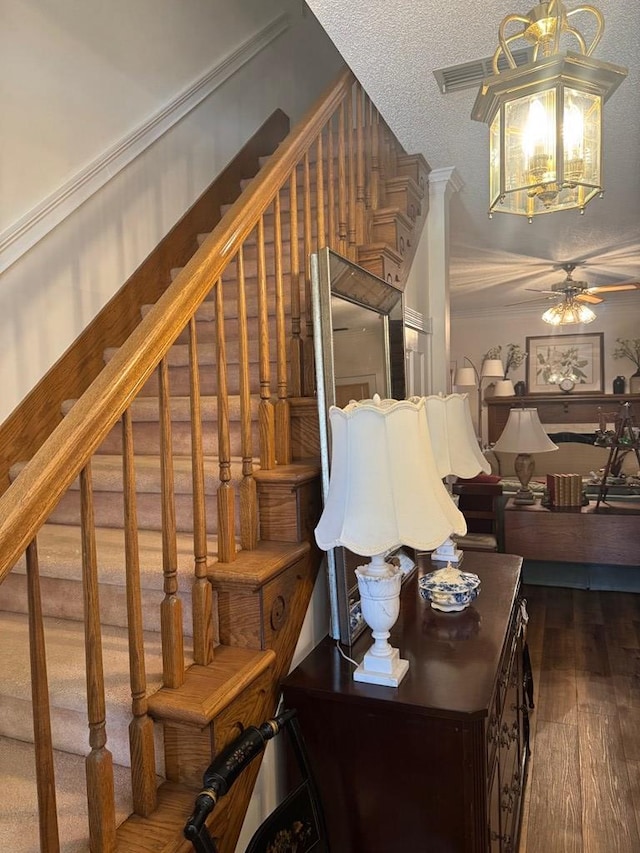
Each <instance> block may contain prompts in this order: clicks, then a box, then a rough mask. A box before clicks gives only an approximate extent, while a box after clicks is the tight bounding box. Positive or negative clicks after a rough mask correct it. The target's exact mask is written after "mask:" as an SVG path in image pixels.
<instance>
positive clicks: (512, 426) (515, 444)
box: [493, 408, 558, 504]
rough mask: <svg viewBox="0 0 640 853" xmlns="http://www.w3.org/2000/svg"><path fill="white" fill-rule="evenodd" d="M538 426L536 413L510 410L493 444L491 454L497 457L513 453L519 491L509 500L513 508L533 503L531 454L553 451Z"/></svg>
mask: <svg viewBox="0 0 640 853" xmlns="http://www.w3.org/2000/svg"><path fill="white" fill-rule="evenodd" d="M557 449H558V446H557V444H554V443H553V442H552V441H551V439H550V438H549V436H548V435H547V434H546V432H545V431H544V429H543V428H542V424H541V423H540V418H539V417H538V410H537V409H524V408H522V409H511V411H510V412H509V419H508V420H507V423H506V424H505V428H504V429H503V430H502V435H501V436H500V438H499V439H498V440H497V441H496V443H495V445H494V447H493V450H494V451H498V452H500V453H516V454H517V456H516V458H515V461H514V463H513V467H514V469H515V472H516V476H517V477H518V480H519V481H520V489H519V490H518V492H517V493H516V496H515V497H514V499H513V502H514V503H515V504H532V503H535V499H534V497H533V493H532V491H531V489H530V488H529V481H530V480H531V477H532V476H533V471H534V467H535V461H534V459H533V456H532V455H531V454H532V453H548V452H549V451H550V450H557Z"/></svg>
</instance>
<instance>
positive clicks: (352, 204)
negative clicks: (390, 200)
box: [346, 86, 358, 261]
mask: <svg viewBox="0 0 640 853" xmlns="http://www.w3.org/2000/svg"><path fill="white" fill-rule="evenodd" d="M354 88H356V90H357V87H355V86H354ZM353 124H354V123H353V97H349V98H347V127H346V131H347V182H348V187H349V196H348V198H349V200H348V202H347V209H348V223H349V227H348V231H349V247H348V250H347V257H348V258H350V259H351V260H352V261H355V260H357V257H358V241H357V230H358V229H357V214H356V207H357V205H356V157H355V153H356V152H355V148H356V146H355V143H354V139H353V133H354V127H353Z"/></svg>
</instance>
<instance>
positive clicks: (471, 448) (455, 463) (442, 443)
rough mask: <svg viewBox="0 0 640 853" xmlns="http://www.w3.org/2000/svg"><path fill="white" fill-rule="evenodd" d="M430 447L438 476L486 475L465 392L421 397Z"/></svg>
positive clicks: (485, 463) (489, 469) (486, 467)
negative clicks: (423, 402)
mask: <svg viewBox="0 0 640 853" xmlns="http://www.w3.org/2000/svg"><path fill="white" fill-rule="evenodd" d="M424 399H425V406H426V412H427V421H428V424H429V435H430V439H431V446H432V448H433V452H434V455H435V459H436V465H437V466H438V471H439V474H440V476H441V477H446V476H448V475H449V474H455V476H456V477H463V478H465V479H468V478H469V477H475V476H476V474H479V473H480V472H481V471H483V472H484V473H485V474H489V473H490V471H491V465H490V464H489V461H488V460H487V459H486V457H485V456H484V455H483V454H482V452H481V451H480V447H479V446H478V440H477V438H476V434H475V430H474V427H473V421H472V420H471V410H470V409H469V400H468V396H467V394H449V395H448V396H447V397H444V396H442V395H433V396H430V397H425V398H424Z"/></svg>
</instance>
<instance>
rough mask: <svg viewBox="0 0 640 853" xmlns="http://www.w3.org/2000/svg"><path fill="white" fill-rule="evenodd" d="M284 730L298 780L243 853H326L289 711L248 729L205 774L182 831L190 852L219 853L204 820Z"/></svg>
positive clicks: (318, 807) (322, 824) (306, 767)
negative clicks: (247, 768)
mask: <svg viewBox="0 0 640 853" xmlns="http://www.w3.org/2000/svg"><path fill="white" fill-rule="evenodd" d="M283 730H286V732H287V735H288V737H289V742H290V744H291V748H292V752H293V756H294V758H295V762H296V765H297V768H298V771H299V777H300V778H299V781H298V783H297V784H296V785H295V786H294V787H293V789H292V790H291V791H290V793H289V794H288V796H287V797H286V798H285V799H284V800H283V802H282V803H280V805H279V806H278V807H277V808H276V809H275V810H274V811H273V812H272V813H271V814H270V815H269V816H268V817H267V818H266V819H265V820H264V821H263V823H262V824H261V825H260V826H259V827H258V829H257V830H256V832H255V833H254V835H253V837H252V839H251V841H250V842H249V846H248V847H247V850H246V853H311V851H313V853H329V843H328V839H327V831H326V826H325V821H324V814H323V811H322V805H321V802H320V797H319V795H318V789H317V787H316V784H315V780H314V778H313V774H312V772H311V767H310V765H309V759H308V756H307V752H306V749H305V746H304V741H303V739H302V734H301V732H300V727H299V724H298V719H297V717H296V712H295V711H294V710H290V711H283V712H282V713H281V714H278V715H277V716H275V717H273V718H272V719H269V720H266V722H264V723H263V724H262V725H261V726H259V727H257V726H249V727H248V728H247V729H245V731H244V732H243V733H242V734H241V735H239V736H238V737H237V738H236V739H235V740H234V741H232V742H231V743H230V744H229V746H228V747H227V748H226V749H225V750H223V751H222V752H221V753H220V755H219V756H217V757H216V758H215V759H214V760H213V761H212V763H211V764H210V765H209V767H208V768H207V769H206V770H205V773H204V776H203V778H202V782H203V789H202V791H201V792H200V793H199V794H198V796H197V798H196V802H195V808H194V810H193V814H192V815H191V816H190V817H189V819H188V821H187V823H186V826H185V828H184V834H185V837H186V838H188V839H189V840H190V841H191V843H192V845H193V849H194V850H195V853H218V848H217V846H216V842H215V839H214V838H212V836H211V833H210V832H209V829H208V827H207V822H206V821H207V817H208V816H209V815H210V814H211V812H212V811H213V809H214V808H215V805H216V803H217V801H218V800H219V799H220V797H223V796H224V795H225V794H226V793H227V792H228V791H229V790H230V788H231V786H232V785H233V783H234V782H235V780H236V779H237V778H238V777H239V776H240V774H241V773H242V771H243V770H244V769H245V767H247V766H248V765H249V764H250V763H251V762H252V761H253V759H254V758H256V757H257V756H258V755H260V754H261V753H262V752H264V749H265V747H266V745H267V742H268V741H269V740H271V739H272V738H274V737H275V736H276V735H278V734H279V733H280V732H281V731H283Z"/></svg>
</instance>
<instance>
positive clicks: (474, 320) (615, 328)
mask: <svg viewBox="0 0 640 853" xmlns="http://www.w3.org/2000/svg"><path fill="white" fill-rule="evenodd" d="M604 296H605V297H606V300H605V301H604V302H602V303H601V304H600V305H594V306H593V309H594V311H595V313H596V319H595V320H594V321H593V322H592V323H589V324H588V325H586V326H573V325H571V326H563V327H558V328H556V329H555V330H554V328H553V327H552V326H549V325H548V323H544V322H543V321H542V319H541V315H542V312H543V311H544V310H545V307H548V306H545V305H544V304H541V306H540V308H539V310H536V312H535V313H533V312H532V310H531V309H530V308H528V309H527V312H526V313H519V314H518V313H514V312H513V309H511V310H505V311H504V312H503V313H500V312H495V313H492V314H489V313H487V314H479V315H478V314H476V315H475V316H469V317H465V316H460V315H456V316H453V317H452V318H451V360H452V362H456V363H457V365H458V367H461V366H462V365H463V364H464V363H465V362H464V357H465V356H467V357H468V358H470V359H471V360H472V361H473V363H474V364H475V365H476V367H477V368H478V370H479V369H480V365H481V363H482V356H483V355H484V354H485V353H486V352H487V350H488V349H489V348H490V347H493V346H498V345H502V349H503V354H504V353H505V351H506V347H507V344H509V343H516V344H520V346H521V347H522V348H523V349H526V339H527V337H533V336H536V335H549V334H554V331H555V332H556V333H557V334H558V335H562V334H568V335H573V334H576V333H581V332H584V333H589V332H603V333H604V390H605V392H606V393H607V394H612V393H613V388H612V382H613V379H614V377H615V376H617V375H618V374H621V375H623V376H626V377H627V390H628V388H629V383H628V377H629V376H630V375H631V374H632V373H633V372H634V371H635V366H634V365H633V364H632V362H630V361H627V360H615V359H614V358H613V357H612V352H613V350H614V348H615V346H616V343H615V342H616V338H618V337H621V338H636V337H638V334H639V332H638V329H639V323H638V320H639V318H640V297H638V296H637V295H636V294H634V293H633V292H628V293H626V292H625V293H618V294H612V293H610V294H604ZM525 368H526V364H523V365H522V367H520V368H519V369H518V370H515V371H513V372H510V373H509V378H510V379H513V381H514V382H516V381H518V380H519V379H526V372H525ZM485 384H486V382H485ZM470 398H471V399H470V403H471V411H472V412H475V411H476V402H475V400H476V399H477V398H475V394H474V393H473V392H472V393H471V394H470Z"/></svg>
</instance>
